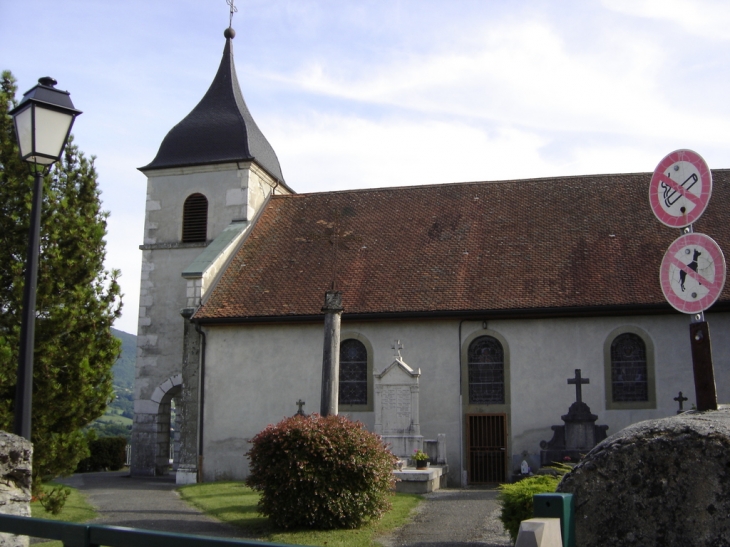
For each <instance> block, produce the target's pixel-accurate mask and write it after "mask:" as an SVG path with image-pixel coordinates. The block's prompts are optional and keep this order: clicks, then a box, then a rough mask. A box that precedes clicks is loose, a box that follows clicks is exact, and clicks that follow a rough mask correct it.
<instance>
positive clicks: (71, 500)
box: [30, 482, 96, 547]
mask: <svg viewBox="0 0 730 547" xmlns="http://www.w3.org/2000/svg"><path fill="white" fill-rule="evenodd" d="M57 486H60V485H59V484H58V483H55V482H49V483H48V484H44V485H43V489H44V490H46V491H48V490H52V489H53V488H54V487H57ZM66 488H68V489H69V490H70V491H71V493H70V494H69V495H68V498H67V499H66V503H65V504H64V506H63V509H61V512H60V513H59V514H57V515H52V514H51V513H47V512H46V510H45V509H44V508H43V506H42V505H41V503H40V502H39V501H34V502H32V503H31V504H30V516H31V517H35V518H39V519H46V520H62V521H64V522H88V521H90V520H92V519H94V518H96V510H95V509H94V508H93V507H92V506H91V505H89V503H88V502H87V501H86V498H85V497H84V496H83V495H82V494H81V492H79V491H78V490H76V488H71V487H69V486H66ZM43 547H63V542H61V541H45V542H44V543H43Z"/></svg>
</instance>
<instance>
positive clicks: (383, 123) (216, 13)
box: [0, 0, 730, 333]
mask: <svg viewBox="0 0 730 547" xmlns="http://www.w3.org/2000/svg"><path fill="white" fill-rule="evenodd" d="M236 4H237V6H238V10H239V11H238V13H237V14H236V15H235V17H234V19H233V27H234V28H235V29H236V33H237V34H236V38H235V40H234V54H235V61H236V70H237V72H238V78H239V82H240V84H241V88H242V90H243V94H244V97H245V98H246V102H247V103H248V106H249V108H250V110H251V112H252V114H253V116H254V118H255V119H256V121H257V123H258V125H259V126H260V127H261V129H262V131H263V132H264V134H265V135H266V136H267V138H268V139H269V141H270V142H271V143H272V145H273V146H274V149H275V150H276V152H277V154H278V156H279V160H280V162H281V165H282V169H283V172H284V177H285V179H286V181H287V183H288V184H289V185H290V186H291V187H292V188H294V189H295V190H296V191H298V192H315V191H326V190H342V189H347V188H364V187H379V186H394V185H413V184H432V183H446V182H458V181H469V180H502V179H516V178H531V177H545V176H554V175H583V174H591V173H619V172H635V171H652V170H653V169H654V167H655V166H656V164H657V163H658V162H659V161H660V160H661V159H662V157H663V156H664V155H666V154H667V153H669V152H671V151H672V150H675V149H677V148H691V149H693V150H696V151H697V152H699V153H700V154H701V155H702V156H703V157H704V158H705V159H706V160H707V162H708V164H709V165H710V167H712V168H726V167H730V158H729V151H730V131H729V130H728V128H730V105H729V104H728V97H730V70H728V68H729V67H728V65H729V62H728V61H729V59H730V49H729V46H730V33H728V32H727V28H728V27H730V2H720V1H717V2H715V1H703V0H610V1H609V0H606V1H604V2H601V1H587V0H576V1H570V0H565V1H537V0H535V1H533V0H524V1H519V0H517V1H509V2H508V1H488V0H481V1H471V0H451V1H448V2H447V1H430V0H407V1H397V0H389V1H377V0H371V1H362V2H354V1H353V2H344V1H342V0H339V1H334V0H333V1H326V0H322V1H310V0H296V1H283V0H282V1H277V0H266V1H263V0H237V2H236ZM227 26H228V6H227V5H226V3H225V0H205V1H203V0H198V1H192V0H178V1H176V2H171V1H163V0H145V1H140V0H127V1H125V2H109V1H99V0H95V1H91V0H64V1H62V2H58V1H57V0H56V1H50V0H25V1H23V2H20V1H18V0H0V69H10V70H11V71H12V72H13V73H14V75H15V76H16V78H17V80H18V85H19V91H20V93H22V92H24V91H26V90H27V89H29V88H30V87H32V86H33V85H34V84H35V82H36V81H37V79H38V78H39V77H41V76H46V75H50V76H53V77H54V78H56V79H57V80H58V82H59V84H58V87H59V88H61V89H66V90H68V91H70V92H71V96H72V99H73V101H74V104H75V105H76V106H77V108H79V109H80V110H83V111H84V114H83V115H82V116H81V117H79V118H78V120H77V122H76V125H75V126H74V134H75V136H76V140H77V142H78V144H79V145H80V147H81V149H82V150H83V151H85V152H86V153H87V154H89V155H91V154H94V155H96V156H97V167H98V170H99V174H100V185H101V190H102V200H103V202H104V207H105V209H107V210H108V211H110V213H111V215H110V220H109V235H108V256H107V266H108V267H109V268H119V269H121V270H122V278H121V282H122V288H123V291H124V293H125V298H124V313H123V317H122V318H121V319H120V320H119V321H118V323H117V327H118V328H120V329H121V330H124V331H127V332H132V333H134V332H136V330H137V300H138V291H139V268H140V260H141V251H139V249H138V246H139V244H140V243H141V242H142V231H143V221H144V204H145V187H146V179H145V177H144V176H143V175H142V174H141V173H140V172H139V171H137V169H136V168H137V167H139V166H142V165H145V164H147V163H149V162H150V161H151V160H152V158H153V157H154V156H155V154H156V152H157V149H158V147H159V144H160V142H161V141H162V139H163V137H164V136H165V134H166V133H167V131H169V129H171V128H172V127H173V126H174V125H175V124H176V123H177V122H179V121H180V120H181V119H182V118H183V117H184V116H185V115H186V114H187V113H188V112H189V111H190V110H191V109H192V108H193V107H194V106H195V105H196V104H197V102H198V101H199V100H200V98H202V96H203V94H204V93H205V91H206V90H207V88H208V85H209V84H210V82H211V80H212V78H213V76H214V74H215V71H216V69H217V67H218V64H219V62H220V57H221V53H222V51H223V46H224V38H223V34H222V33H223V30H224V29H225V27H227ZM569 206H570V204H566V207H569ZM607 206H609V207H610V204H607ZM637 207H648V200H647V203H638V204H637Z"/></svg>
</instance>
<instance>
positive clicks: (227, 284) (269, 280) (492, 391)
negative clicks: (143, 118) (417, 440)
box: [132, 31, 730, 485]
mask: <svg viewBox="0 0 730 547" xmlns="http://www.w3.org/2000/svg"><path fill="white" fill-rule="evenodd" d="M231 41H232V35H231V33H230V32H228V31H227V36H226V46H225V49H224V54H223V60H222V62H221V66H220V68H219V70H218V73H217V74H216V76H215V78H214V81H213V84H212V85H211V88H210V90H209V91H208V93H207V94H206V96H205V97H204V98H203V99H202V100H201V102H200V103H199V105H198V106H196V108H195V109H194V110H193V111H192V112H191V113H190V114H189V115H188V116H187V117H186V118H185V119H183V121H182V122H180V124H178V125H177V126H176V127H175V128H173V129H172V130H171V131H170V133H169V134H168V135H167V137H166V138H165V140H164V141H163V143H162V145H161V147H160V150H159V152H158V154H157V156H156V158H155V159H154V160H153V161H152V163H150V164H149V165H148V166H146V167H143V168H141V169H142V171H143V172H144V173H145V174H146V175H147V177H148V199H147V213H146V220H145V241H144V244H143V245H142V250H143V255H144V258H143V267H142V288H141V294H140V319H139V331H138V358H137V378H136V393H135V397H136V401H135V422H134V426H133V452H132V454H133V455H132V458H133V463H132V473H133V474H140V475H144V474H158V473H164V472H166V470H167V468H168V467H169V464H170V446H171V442H172V444H173V445H174V444H176V442H177V444H178V446H179V450H178V451H177V452H176V455H175V457H174V458H173V459H174V465H175V467H176V468H177V476H178V481H179V482H192V481H196V480H202V481H210V480H221V479H242V478H244V477H245V476H246V475H247V472H248V468H247V460H246V458H245V452H246V451H247V450H248V442H247V439H249V438H251V437H253V436H254V435H255V434H256V433H258V432H259V431H260V430H261V429H263V428H264V427H266V426H267V425H268V424H270V423H275V422H278V421H279V420H281V419H282V418H284V417H286V416H291V415H293V414H295V413H296V412H297V402H301V401H304V402H305V405H304V411H305V412H307V413H312V412H317V411H318V410H319V401H320V390H321V373H322V372H321V371H322V347H323V322H324V315H323V312H322V305H323V304H324V293H325V291H327V290H330V289H332V288H333V287H334V288H335V289H336V290H337V291H339V292H340V293H341V294H342V303H343V307H344V311H343V314H342V327H341V344H340V386H339V396H340V408H339V410H340V413H341V414H346V415H348V416H350V417H352V418H353V419H357V420H360V421H362V422H363V423H364V424H365V426H366V427H368V428H369V429H371V430H373V429H374V428H375V424H376V408H375V399H376V398H375V395H374V390H375V385H374V381H375V380H374V378H375V376H376V375H377V374H378V373H380V372H382V371H383V370H385V369H386V368H387V367H388V366H390V365H391V363H393V360H394V357H395V352H397V351H398V348H399V346H400V345H402V346H403V348H402V349H400V354H401V355H402V359H403V361H405V362H406V363H407V364H408V365H409V366H410V367H411V368H413V369H420V371H421V374H420V377H419V407H420V408H419V412H418V417H419V422H420V423H419V424H416V425H418V426H419V428H420V433H421V435H423V437H424V438H425V439H436V438H437V437H438V436H439V435H445V443H446V457H447V461H448V466H449V484H452V485H458V484H461V485H464V484H480V483H493V482H502V481H504V480H507V479H508V478H509V476H510V474H511V473H513V472H514V470H515V469H517V468H519V466H520V463H521V462H522V461H523V460H527V461H528V462H529V464H530V465H531V466H532V467H537V466H538V465H539V461H540V454H539V452H540V441H542V440H549V439H550V438H551V436H552V431H551V426H552V425H555V424H559V423H560V416H561V415H562V414H565V413H566V411H567V408H568V406H570V404H571V403H572V402H573V401H574V400H575V388H574V387H573V386H571V385H568V383H567V380H568V379H569V378H573V376H574V374H575V370H576V369H580V370H581V374H582V376H583V378H588V379H589V382H590V383H588V384H586V385H583V386H582V397H583V401H585V402H586V403H587V404H588V405H589V406H590V407H591V410H592V412H593V413H595V414H597V415H598V416H599V423H601V424H606V425H608V426H609V430H608V433H609V434H611V433H614V432H616V431H618V430H619V429H621V428H623V427H625V426H627V425H629V424H631V423H634V422H636V421H639V420H643V419H648V418H660V417H666V416H669V415H672V414H674V413H675V412H676V410H677V402H676V401H675V397H677V396H678V392H680V391H682V392H683V393H684V394H685V395H686V396H688V397H689V401H688V402H687V403H685V405H686V407H689V406H690V405H691V404H692V402H693V401H694V380H693V374H692V357H691V351H690V340H689V332H688V324H689V318H688V316H686V315H682V314H680V313H678V312H676V311H674V310H673V309H672V308H671V307H670V306H669V305H668V304H667V303H666V302H665V300H664V297H663V295H662V292H661V288H660V285H659V264H660V262H661V259H662V256H663V254H664V252H665V251H666V249H667V248H668V246H669V245H670V243H671V242H672V241H673V240H674V239H675V238H676V237H677V236H678V235H679V231H678V230H671V229H669V228H667V227H665V226H663V225H661V224H660V223H659V222H658V221H657V220H656V219H655V218H654V217H653V215H652V213H651V211H650V209H649V204H648V199H647V196H648V188H649V180H650V174H648V173H636V174H614V175H594V176H580V177H555V178H545V179H532V180H514V181H497V182H471V183H449V184H441V185H428V186H409V187H394V188H380V189H368V190H349V191H335V192H324V193H314V194H296V193H295V192H294V191H293V190H292V189H291V188H290V187H289V185H288V184H287V183H286V182H285V181H284V178H283V176H282V172H281V168H280V166H279V162H278V159H277V157H276V154H275V153H274V151H273V149H272V147H271V146H270V145H269V143H268V142H267V141H266V139H265V138H264V136H263V134H262V133H261V131H260V130H259V129H258V127H257V126H256V124H255V122H254V121H253V118H252V117H251V115H250V113H249V111H248V108H247V107H246V105H245V102H244V101H243V97H242V95H241V92H240V88H239V85H238V82H237V80H236V75H235V68H234V65H233V56H232V43H231ZM713 177H714V181H715V187H714V191H713V197H712V200H711V201H710V205H709V207H708V209H707V211H706V212H705V214H704V215H703V217H702V218H701V219H700V220H699V221H698V222H697V223H696V225H695V229H696V231H698V232H702V233H706V234H708V235H710V236H711V237H713V238H714V239H715V240H716V241H717V242H718V243H719V244H720V246H721V247H723V248H725V249H728V248H730V226H729V225H728V222H727V216H726V215H727V214H726V211H727V210H728V206H730V189H728V182H730V171H726V170H716V171H713ZM294 186H295V185H294ZM728 312H730V291H729V290H728V289H725V290H724V291H723V293H722V294H721V296H720V299H719V300H718V302H717V303H716V304H715V305H714V306H713V307H712V308H711V309H710V310H709V312H708V313H707V319H708V322H709V324H710V329H711V333H712V344H713V357H714V363H715V375H716V384H717V388H718V396H719V399H720V400H721V401H726V400H729V399H730V370H728V369H729V368H730V367H729V365H730V337H728V334H727V333H728V332H729V331H728V329H729V328H730V313H728ZM397 341H400V344H398V343H397ZM173 406H174V414H175V422H176V426H175V427H174V430H175V435H173V436H171V433H170V431H171V416H172V412H171V410H172V407H173ZM176 436H177V437H176ZM171 439H172V440H171Z"/></svg>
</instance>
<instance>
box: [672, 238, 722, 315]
mask: <svg viewBox="0 0 730 547" xmlns="http://www.w3.org/2000/svg"><path fill="white" fill-rule="evenodd" d="M725 274H726V268H725V257H724V256H723V254H722V250H720V247H719V246H718V244H717V243H715V240H713V239H712V238H711V237H708V236H706V235H704V234H684V235H683V236H680V237H679V238H677V239H676V240H675V241H674V243H672V244H671V245H670V246H669V249H668V250H667V252H666V254H665V255H664V258H663V259H662V265H661V268H660V273H659V278H660V280H661V284H662V292H663V293H664V297H665V298H666V299H667V302H669V303H670V304H671V305H672V306H673V307H674V308H675V309H677V310H679V311H681V312H682V313H700V312H701V311H704V310H706V309H707V308H709V307H710V306H712V304H714V303H715V300H717V298H718V297H719V296H720V293H721V292H722V288H723V287H724V286H725Z"/></svg>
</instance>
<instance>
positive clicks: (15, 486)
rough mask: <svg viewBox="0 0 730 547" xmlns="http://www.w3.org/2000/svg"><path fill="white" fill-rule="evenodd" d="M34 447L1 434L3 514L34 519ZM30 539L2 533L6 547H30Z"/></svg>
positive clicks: (0, 499) (0, 508)
mask: <svg viewBox="0 0 730 547" xmlns="http://www.w3.org/2000/svg"><path fill="white" fill-rule="evenodd" d="M32 459H33V445H32V444H31V443H30V441H27V440H25V439H24V438H23V437H18V436H17V435H11V434H10V433H5V432H4V431H0V513H3V514H6V515H16V516H21V517H29V516H30V486H31V465H32ZM27 545H28V536H16V535H13V534H0V546H2V547H27Z"/></svg>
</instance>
